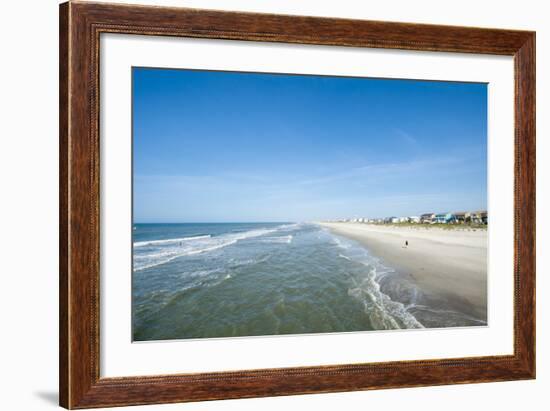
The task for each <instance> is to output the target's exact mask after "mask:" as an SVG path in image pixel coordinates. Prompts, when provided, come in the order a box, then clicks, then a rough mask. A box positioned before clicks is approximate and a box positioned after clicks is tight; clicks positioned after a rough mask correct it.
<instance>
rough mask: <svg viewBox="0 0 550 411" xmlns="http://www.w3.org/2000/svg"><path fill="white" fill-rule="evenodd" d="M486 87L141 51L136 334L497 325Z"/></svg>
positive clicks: (136, 84) (136, 128)
mask: <svg viewBox="0 0 550 411" xmlns="http://www.w3.org/2000/svg"><path fill="white" fill-rule="evenodd" d="M487 99H488V96H487V84H486V83H473V82H456V81H452V82H451V81H426V80H421V79H419V80H416V79H390V78H366V77H345V76H327V75H304V74H297V73H288V74H287V73H285V74H281V73H254V72H230V71H207V70H191V69H179V68H178V69H169V68H154V67H132V179H133V182H132V183H133V190H132V208H133V209H132V221H131V222H129V223H128V227H129V229H130V230H132V242H133V244H132V338H133V341H134V342H140V341H162V340H177V339H197V338H228V337H252V336H275V335H289V334H294V335H299V334H318V333H344V332H373V331H389V330H411V329H422V328H431V329H433V328H451V327H480V326H488V313H487V247H488V235H487V228H488V224H490V223H489V221H488V220H489V218H488V213H487Z"/></svg>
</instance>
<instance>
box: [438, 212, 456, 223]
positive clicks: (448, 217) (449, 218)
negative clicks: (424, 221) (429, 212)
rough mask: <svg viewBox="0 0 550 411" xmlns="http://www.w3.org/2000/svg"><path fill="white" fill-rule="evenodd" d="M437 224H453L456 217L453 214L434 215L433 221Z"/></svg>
mask: <svg viewBox="0 0 550 411" xmlns="http://www.w3.org/2000/svg"><path fill="white" fill-rule="evenodd" d="M433 221H434V222H435V223H438V224H453V223H455V222H456V217H455V215H454V214H453V213H440V214H436V215H435V217H434V220H433Z"/></svg>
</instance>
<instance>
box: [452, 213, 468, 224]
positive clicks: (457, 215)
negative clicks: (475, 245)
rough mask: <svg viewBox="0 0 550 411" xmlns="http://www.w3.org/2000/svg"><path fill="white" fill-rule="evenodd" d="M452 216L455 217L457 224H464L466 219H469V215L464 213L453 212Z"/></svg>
mask: <svg viewBox="0 0 550 411" xmlns="http://www.w3.org/2000/svg"><path fill="white" fill-rule="evenodd" d="M453 214H454V215H455V219H456V222H457V223H459V224H464V223H465V222H466V221H467V219H468V217H470V213H468V212H466V211H455V212H454V213H453Z"/></svg>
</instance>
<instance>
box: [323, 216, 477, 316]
mask: <svg viewBox="0 0 550 411" xmlns="http://www.w3.org/2000/svg"><path fill="white" fill-rule="evenodd" d="M316 224H319V225H320V226H322V227H325V228H328V229H330V230H331V231H332V232H333V233H335V234H337V235H341V236H343V237H346V238H349V239H352V240H355V241H357V242H359V243H360V244H362V245H363V246H365V247H366V248H367V249H368V250H369V251H370V252H372V254H373V255H374V256H376V257H378V258H380V259H381V261H382V262H384V263H386V264H387V265H389V266H390V267H392V268H394V269H396V270H397V271H398V272H399V273H400V274H403V275H408V276H410V277H411V278H412V280H413V281H414V282H415V283H416V285H417V286H418V287H419V288H420V289H421V291H422V292H424V293H425V294H426V295H427V296H429V297H432V298H436V299H440V300H445V301H446V302H447V303H448V304H449V305H450V306H452V307H453V309H456V310H458V311H460V312H463V313H465V314H468V315H471V316H472V317H475V318H477V319H480V320H483V321H487V230H466V229H465V230H443V229H430V228H424V229H422V228H420V227H419V228H416V227H409V226H405V227H398V226H380V225H374V224H365V223H324V222H319V223H316ZM405 241H408V244H409V245H408V246H407V247H405Z"/></svg>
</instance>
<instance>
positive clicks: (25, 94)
mask: <svg viewBox="0 0 550 411" xmlns="http://www.w3.org/2000/svg"><path fill="white" fill-rule="evenodd" d="M111 1H112V0H111ZM133 2H134V3H149V4H168V5H185V6H189V7H200V8H213V9H226V10H239V11H257V12H271V13H285V14H303V15H315V16H333V17H351V18H361V19H375V20H390V21H404V22H420V23H438V24H454V25H468V26H481V27H500V28H516V29H529V30H536V31H537V73H538V78H537V83H538V86H537V107H538V110H537V112H538V118H537V131H538V133H537V135H538V138H537V145H538V147H537V148H538V150H537V151H538V156H537V157H538V165H537V174H538V193H537V196H538V198H537V203H538V204H537V210H538V213H537V214H538V216H539V217H540V219H538V230H537V254H538V261H537V271H538V283H537V290H538V292H537V304H538V306H537V323H538V333H537V347H538V349H537V351H538V361H537V368H538V372H537V374H538V378H537V380H535V381H521V382H509V383H491V384H477V385H463V386H446V387H427V388H413V389H401V390H386V391H370V392H353V393H344V394H322V395H306V396H296V397H279V398H267V399H252V400H250V399H249V400H231V401H216V402H208V403H194V404H184V405H181V404H175V405H163V406H149V407H148V408H146V407H139V408H143V409H151V410H153V409H155V410H156V409H158V410H175V409H180V410H207V409H208V410H257V409H262V410H279V409H308V408H311V409H318V410H325V409H326V410H329V409H346V410H364V409H400V408H406V409H407V410H422V411H430V410H438V411H439V410H441V409H446V410H460V411H463V410H464V409H472V410H477V409H499V410H501V411H505V410H517V409H520V408H528V409H533V410H542V409H548V408H547V407H548V404H547V402H548V401H547V395H545V394H547V392H548V390H550V348H548V347H550V325H549V324H550V302H549V300H550V258H549V256H548V252H547V250H548V244H549V237H550V232H549V231H550V223H549V220H548V219H546V221H545V220H544V219H543V216H544V210H548V209H549V208H550V184H548V182H547V181H545V180H546V179H548V178H550V161H547V159H548V158H549V156H550V142H549V140H548V139H547V138H545V136H548V135H549V133H550V120H549V118H548V116H547V115H546V116H545V114H546V113H549V112H550V94H549V93H550V87H549V84H550V79H549V77H548V74H547V73H549V72H550V25H549V24H548V21H550V11H549V10H548V9H547V8H548V6H547V2H544V1H537V0H522V1H521V2H518V1H517V0H516V1H508V0H500V1H496V0H492V1H479V0H462V1H461V2H442V1H437V0H434V1H431V0H430V1H421V0H417V1H407V0H399V1H397V0H394V1H384V2H358V1H353V0H338V1H330V2H329V1H320V0H301V1H299V2H298V1H292V0H263V1H261V2H260V1H253V0H225V1H224V0H202V1H200V0H189V1H183V0H179V1H178V0H162V1H153V0H149V1H140V0H134V1H133ZM57 4H58V1H57V0H47V1H45V0H26V1H24V2H17V1H12V2H5V4H3V5H2V17H3V18H2V24H1V25H0V30H1V33H0V34H1V37H0V38H1V39H2V43H1V44H2V53H1V54H0V55H1V59H2V60H1V64H0V106H1V108H2V110H1V113H2V116H1V117H0V145H1V149H0V179H1V180H0V181H1V191H0V192H1V193H2V194H1V197H0V267H1V269H0V276H1V278H2V282H1V284H2V287H1V288H0V304H1V311H0V312H1V313H2V315H1V317H0V318H1V324H2V327H1V328H0V330H1V339H0V379H1V386H2V395H1V396H0V404H1V405H0V408H2V409H6V410H33V411H34V410H42V409H55V408H56V406H57V405H56V404H57V358H58V356H57V335H58V334H57V333H58V323H57V299H58V290H57V284H58V283H57V270H58V258H57V234H58V230H57V224H58V217H57V206H58V201H57V196H58V191H57V189H58V184H57V171H58V165H57V164H58V145H57V127H58V97H57V86H58V81H57V79H58V69H57V64H58V63H57V56H58V32H57V30H58V29H57V24H58V10H57ZM545 251H546V253H545ZM546 296H548V297H546ZM545 297H546V298H545ZM139 408H134V409H139Z"/></svg>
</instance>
